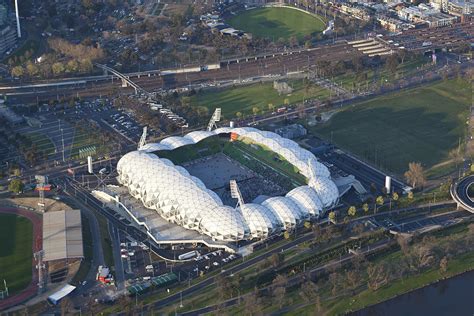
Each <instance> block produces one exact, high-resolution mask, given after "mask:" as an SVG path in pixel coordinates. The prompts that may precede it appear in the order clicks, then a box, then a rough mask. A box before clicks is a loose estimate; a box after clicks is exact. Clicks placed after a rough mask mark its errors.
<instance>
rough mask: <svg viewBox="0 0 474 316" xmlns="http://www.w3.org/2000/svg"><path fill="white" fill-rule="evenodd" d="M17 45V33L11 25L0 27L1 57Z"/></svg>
mask: <svg viewBox="0 0 474 316" xmlns="http://www.w3.org/2000/svg"><path fill="white" fill-rule="evenodd" d="M15 44H16V31H15V29H14V28H12V27H11V26H10V25H5V24H4V25H0V56H3V55H4V54H5V53H6V52H8V51H9V50H10V49H11V48H12V47H13V46H15Z"/></svg>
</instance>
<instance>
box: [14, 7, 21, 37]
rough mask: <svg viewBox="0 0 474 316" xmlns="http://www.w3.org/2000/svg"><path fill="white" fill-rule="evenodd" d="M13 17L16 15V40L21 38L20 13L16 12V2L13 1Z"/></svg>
mask: <svg viewBox="0 0 474 316" xmlns="http://www.w3.org/2000/svg"><path fill="white" fill-rule="evenodd" d="M15 15H16V32H17V34H18V38H21V28H20V12H19V10H18V0H15Z"/></svg>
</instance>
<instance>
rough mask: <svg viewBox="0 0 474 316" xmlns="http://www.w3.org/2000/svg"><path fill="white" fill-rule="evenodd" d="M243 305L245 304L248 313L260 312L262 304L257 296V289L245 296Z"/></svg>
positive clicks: (256, 313) (255, 313)
mask: <svg viewBox="0 0 474 316" xmlns="http://www.w3.org/2000/svg"><path fill="white" fill-rule="evenodd" d="M244 305H245V310H246V311H247V312H248V313H249V314H250V315H258V314H260V312H261V310H262V306H261V303H260V299H259V298H258V292H257V290H255V291H254V293H251V294H250V295H247V296H245V298H244Z"/></svg>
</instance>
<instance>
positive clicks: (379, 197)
mask: <svg viewBox="0 0 474 316" xmlns="http://www.w3.org/2000/svg"><path fill="white" fill-rule="evenodd" d="M383 202H384V200H383V196H381V195H379V196H377V198H376V199H375V213H377V205H379V206H382V205H383Z"/></svg>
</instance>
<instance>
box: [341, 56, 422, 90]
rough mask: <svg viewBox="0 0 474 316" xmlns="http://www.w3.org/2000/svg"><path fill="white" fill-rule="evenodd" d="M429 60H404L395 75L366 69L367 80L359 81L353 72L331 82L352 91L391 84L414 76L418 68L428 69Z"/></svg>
mask: <svg viewBox="0 0 474 316" xmlns="http://www.w3.org/2000/svg"><path fill="white" fill-rule="evenodd" d="M430 66H431V59H430V58H429V57H425V56H417V57H414V58H412V59H410V60H406V61H405V62H404V63H403V64H399V65H398V67H397V71H396V74H393V73H391V72H390V71H389V70H387V69H385V68H375V69H368V70H365V71H364V72H365V73H366V74H367V80H360V79H358V78H357V76H356V74H355V73H354V72H353V71H347V72H346V73H344V74H343V75H339V76H336V77H334V78H333V81H334V82H335V83H337V84H339V85H340V86H342V87H343V88H345V89H347V90H353V89H356V88H357V87H360V88H361V89H365V87H366V85H370V84H371V83H375V84H377V85H380V84H386V83H391V82H393V81H395V80H398V79H399V78H402V77H409V76H413V75H415V74H416V73H417V72H418V71H420V68H422V67H430Z"/></svg>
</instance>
